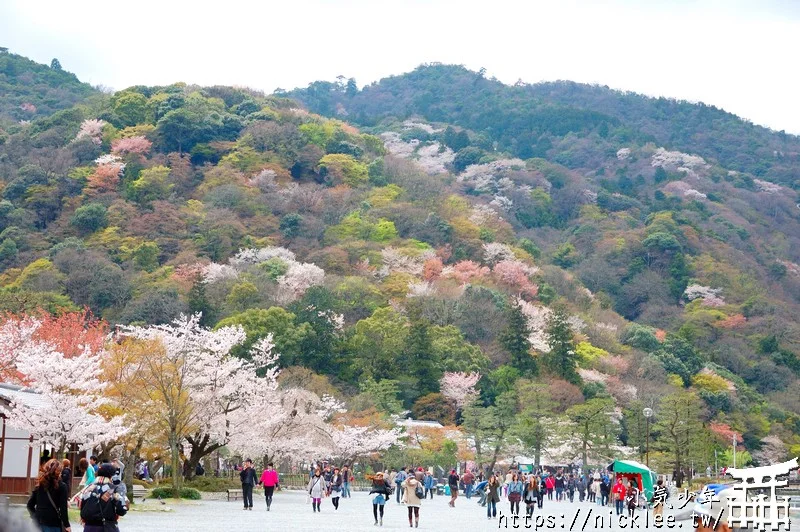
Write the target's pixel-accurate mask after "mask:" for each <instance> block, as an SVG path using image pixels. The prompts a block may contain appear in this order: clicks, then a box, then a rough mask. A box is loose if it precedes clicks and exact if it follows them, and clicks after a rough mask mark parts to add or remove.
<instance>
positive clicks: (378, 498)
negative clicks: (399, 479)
mask: <svg viewBox="0 0 800 532" xmlns="http://www.w3.org/2000/svg"><path fill="white" fill-rule="evenodd" d="M373 493H374V494H375V497H373V498H372V515H373V516H374V517H375V526H378V510H380V514H381V517H380V519H381V521H380V523H381V526H383V508H384V506H385V505H386V501H388V500H389V497H390V496H391V495H392V487H391V484H389V481H388V480H385V479H384V476H383V473H380V472H379V473H376V474H375V477H374V478H373V479H372V489H371V490H370V491H369V494H370V495H372V494H373Z"/></svg>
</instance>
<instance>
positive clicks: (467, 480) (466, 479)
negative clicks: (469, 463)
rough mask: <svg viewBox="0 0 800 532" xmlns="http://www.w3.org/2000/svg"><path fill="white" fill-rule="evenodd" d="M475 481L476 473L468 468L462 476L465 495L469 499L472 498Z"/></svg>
mask: <svg viewBox="0 0 800 532" xmlns="http://www.w3.org/2000/svg"><path fill="white" fill-rule="evenodd" d="M474 481H475V475H473V474H472V471H470V470H469V469H467V471H466V473H464V475H463V476H462V477H461V482H463V483H464V495H465V496H466V497H467V499H471V498H472V486H473V482H474Z"/></svg>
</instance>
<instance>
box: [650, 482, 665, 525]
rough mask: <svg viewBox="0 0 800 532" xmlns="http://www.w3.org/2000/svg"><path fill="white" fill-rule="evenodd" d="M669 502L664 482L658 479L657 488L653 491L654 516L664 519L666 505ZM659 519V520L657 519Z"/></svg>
mask: <svg viewBox="0 0 800 532" xmlns="http://www.w3.org/2000/svg"><path fill="white" fill-rule="evenodd" d="M666 501H667V488H665V487H664V481H663V480H661V479H658V482H656V488H655V489H654V490H653V516H654V517H655V516H660V519H662V520H663V519H664V504H665V503H666ZM656 519H658V518H656Z"/></svg>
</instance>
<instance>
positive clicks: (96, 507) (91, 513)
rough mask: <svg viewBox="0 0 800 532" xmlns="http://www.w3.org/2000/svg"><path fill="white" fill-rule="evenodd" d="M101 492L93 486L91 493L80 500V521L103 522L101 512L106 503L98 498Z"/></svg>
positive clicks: (103, 517) (103, 518)
mask: <svg viewBox="0 0 800 532" xmlns="http://www.w3.org/2000/svg"><path fill="white" fill-rule="evenodd" d="M101 495H102V492H101V491H100V490H99V489H97V488H95V489H93V490H92V492H91V494H90V495H89V496H88V497H86V498H85V499H83V500H82V501H81V521H83V522H84V523H91V524H95V523H105V522H106V518H105V515H104V513H103V510H104V509H105V506H107V505H108V503H103V501H101V500H100V497H101Z"/></svg>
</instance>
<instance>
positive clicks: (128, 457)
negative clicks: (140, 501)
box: [122, 436, 144, 504]
mask: <svg viewBox="0 0 800 532" xmlns="http://www.w3.org/2000/svg"><path fill="white" fill-rule="evenodd" d="M142 445H144V438H142V437H141V436H140V437H139V438H138V439H137V440H136V445H134V447H133V449H132V450H131V451H130V452H127V451H126V450H125V447H124V446H123V451H122V463H123V464H124V465H125V471H124V472H123V474H122V480H123V482H125V486H126V487H127V488H128V493H130V497H129V499H130V503H131V504H133V503H134V501H133V473H134V471H133V470H134V469H135V468H136V457H137V456H139V451H141V450H142Z"/></svg>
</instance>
